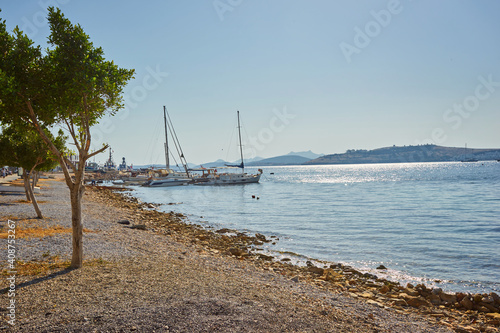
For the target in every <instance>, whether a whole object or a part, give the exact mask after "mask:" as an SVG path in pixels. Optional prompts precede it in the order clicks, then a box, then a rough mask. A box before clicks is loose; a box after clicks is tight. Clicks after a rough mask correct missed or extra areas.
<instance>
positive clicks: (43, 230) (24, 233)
mask: <svg viewBox="0 0 500 333" xmlns="http://www.w3.org/2000/svg"><path fill="white" fill-rule="evenodd" d="M15 230H16V234H15V236H16V239H18V238H25V239H29V238H44V237H48V236H53V235H57V234H69V233H71V232H72V231H73V230H72V229H71V228H65V227H61V226H60V225H56V226H49V227H34V228H22V227H16V229H15ZM83 232H97V231H94V230H90V229H86V228H83ZM8 235H9V233H8V230H2V231H0V239H2V238H3V239H7V238H8Z"/></svg>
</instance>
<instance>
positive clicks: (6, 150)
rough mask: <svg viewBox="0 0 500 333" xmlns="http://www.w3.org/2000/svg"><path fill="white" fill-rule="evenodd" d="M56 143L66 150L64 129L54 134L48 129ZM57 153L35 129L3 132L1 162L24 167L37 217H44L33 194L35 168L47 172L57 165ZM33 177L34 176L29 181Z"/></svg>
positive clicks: (27, 194)
mask: <svg viewBox="0 0 500 333" xmlns="http://www.w3.org/2000/svg"><path fill="white" fill-rule="evenodd" d="M47 133H48V135H49V137H50V139H51V140H52V142H54V145H55V146H56V147H57V148H58V149H59V150H60V151H62V152H64V150H65V148H64V147H65V139H66V138H65V137H64V135H63V133H62V131H60V132H59V135H58V136H57V137H56V138H54V136H53V135H52V134H51V133H50V132H49V131H48V132H47ZM57 164H58V162H57V159H56V158H55V156H54V155H53V154H52V153H51V151H50V150H49V149H48V148H47V145H46V144H45V142H44V141H43V140H42V138H41V137H40V136H39V135H38V133H35V132H34V131H33V130H30V129H26V128H15V127H14V126H8V127H4V128H3V129H2V133H1V134H0V165H9V166H13V167H21V168H23V175H22V177H23V181H24V190H25V192H26V200H27V201H29V202H31V203H32V204H33V208H35V212H36V214H37V217H38V218H40V219H41V218H43V215H42V212H41V210H40V208H39V207H38V203H37V201H36V197H35V194H34V187H35V183H36V177H35V173H36V172H35V171H48V170H51V169H53V168H55V167H56V166H57ZM30 177H31V178H32V181H31V184H30Z"/></svg>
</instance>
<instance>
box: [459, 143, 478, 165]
mask: <svg viewBox="0 0 500 333" xmlns="http://www.w3.org/2000/svg"><path fill="white" fill-rule="evenodd" d="M461 162H479V160H478V159H477V158H474V157H471V156H469V157H467V144H465V153H464V158H463V159H462V160H461Z"/></svg>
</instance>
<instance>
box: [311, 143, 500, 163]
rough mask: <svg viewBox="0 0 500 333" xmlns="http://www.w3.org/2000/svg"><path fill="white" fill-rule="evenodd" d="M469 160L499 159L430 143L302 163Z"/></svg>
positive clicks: (494, 153) (498, 153) (499, 154)
mask: <svg viewBox="0 0 500 333" xmlns="http://www.w3.org/2000/svg"><path fill="white" fill-rule="evenodd" d="M470 159H476V160H479V161H486V160H498V159H500V149H473V148H468V149H465V148H455V147H442V146H437V145H431V144H428V145H418V146H403V147H401V146H392V147H385V148H378V149H374V150H364V149H358V150H354V149H353V150H348V151H347V152H345V153H343V154H331V155H325V156H322V157H319V158H316V159H313V160H309V161H307V162H305V163H304V164H308V165H310V164H362V163H411V162H451V161H461V160H470Z"/></svg>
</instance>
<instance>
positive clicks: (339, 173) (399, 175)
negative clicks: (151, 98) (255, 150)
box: [133, 161, 500, 293]
mask: <svg viewBox="0 0 500 333" xmlns="http://www.w3.org/2000/svg"><path fill="white" fill-rule="evenodd" d="M263 170H264V173H263V175H262V177H261V180H260V183H257V184H247V185H229V186H195V185H189V186H177V187H164V188H145V187H134V189H135V191H134V192H133V195H134V196H136V197H138V198H139V199H141V200H142V201H145V202H151V203H157V204H161V206H160V208H159V209H161V210H163V211H175V212H180V213H183V214H185V215H187V217H188V223H194V224H199V225H201V226H204V227H206V228H215V229H217V228H229V229H235V230H239V231H242V232H247V233H249V234H255V233H261V234H264V235H265V236H267V237H268V238H270V237H271V236H273V238H272V239H273V240H274V242H273V243H268V244H266V245H265V246H264V248H263V249H262V251H263V252H265V253H267V254H271V255H273V256H275V257H276V260H281V259H284V258H288V259H290V260H291V261H292V262H293V263H295V264H297V265H305V263H306V262H307V261H308V260H310V261H312V262H315V263H316V264H317V265H318V266H321V265H328V264H330V263H342V264H344V265H349V266H352V267H353V268H356V269H358V270H360V271H361V272H367V273H371V274H375V275H377V276H378V277H380V278H385V279H389V280H393V281H398V282H400V283H402V284H404V285H406V284H407V283H412V284H419V283H423V284H425V285H427V286H429V287H434V288H436V287H437V288H442V289H443V290H445V291H449V292H459V291H460V292H470V293H489V292H492V291H493V292H496V293H500V162H497V161H485V162H475V163H463V162H449V163H448V162H446V163H396V164H357V165H319V166H280V167H264V168H263ZM220 171H221V170H219V172H220ZM245 171H246V172H248V173H256V172H257V168H246V169H245ZM380 265H383V266H385V267H386V268H387V269H386V270H381V269H377V267H379V266H380Z"/></svg>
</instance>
